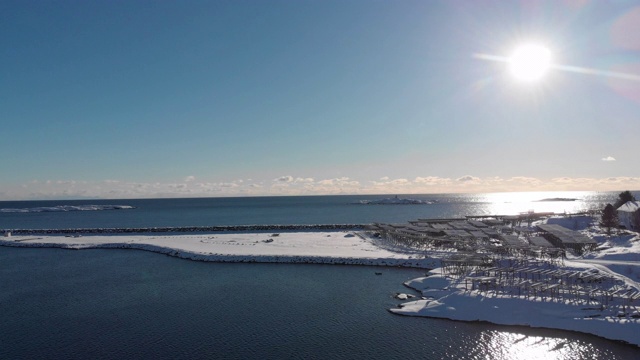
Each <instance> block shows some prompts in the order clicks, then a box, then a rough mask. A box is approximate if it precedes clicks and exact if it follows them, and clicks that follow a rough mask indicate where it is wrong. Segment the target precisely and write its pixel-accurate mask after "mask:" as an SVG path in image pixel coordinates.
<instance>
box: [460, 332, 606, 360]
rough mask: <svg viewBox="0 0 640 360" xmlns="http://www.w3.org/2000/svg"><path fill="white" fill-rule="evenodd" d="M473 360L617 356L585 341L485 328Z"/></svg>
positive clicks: (474, 350) (472, 353) (562, 359)
mask: <svg viewBox="0 0 640 360" xmlns="http://www.w3.org/2000/svg"><path fill="white" fill-rule="evenodd" d="M469 358H470V359H478V360H479V359H498V360H518V359H522V360H525V359H526V360H529V359H545V360H556V359H557V360H564V359H596V358H602V359H605V358H606V359H610V358H616V356H615V355H614V354H611V353H609V352H608V351H607V350H606V349H602V348H596V347H595V346H594V345H593V344H590V343H588V342H585V341H582V340H576V339H567V338H563V337H545V336H531V335H527V334H520V333H511V332H506V331H494V330H490V331H483V332H482V334H481V337H480V339H479V341H478V342H477V345H476V348H475V349H473V350H472V351H471V352H470V353H469Z"/></svg>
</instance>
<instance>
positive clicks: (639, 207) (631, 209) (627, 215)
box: [617, 201, 640, 231]
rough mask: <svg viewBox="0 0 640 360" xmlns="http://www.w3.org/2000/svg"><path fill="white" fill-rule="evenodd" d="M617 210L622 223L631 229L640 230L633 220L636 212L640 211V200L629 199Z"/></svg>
mask: <svg viewBox="0 0 640 360" xmlns="http://www.w3.org/2000/svg"><path fill="white" fill-rule="evenodd" d="M617 211H618V220H619V221H620V225H624V227H625V228H627V229H629V230H636V231H640V228H638V226H637V224H634V221H633V216H634V214H635V213H636V212H637V211H640V201H627V202H626V203H624V204H623V205H622V206H620V207H619V208H618V210H617Z"/></svg>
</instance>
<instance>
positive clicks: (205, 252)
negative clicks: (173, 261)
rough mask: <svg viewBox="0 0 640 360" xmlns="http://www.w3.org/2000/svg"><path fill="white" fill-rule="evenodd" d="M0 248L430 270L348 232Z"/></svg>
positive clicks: (37, 242) (59, 240)
mask: <svg viewBox="0 0 640 360" xmlns="http://www.w3.org/2000/svg"><path fill="white" fill-rule="evenodd" d="M0 245H2V246H12V247H40V248H64V249H138V250H146V251H152V252H156V253H161V254H166V255H171V256H176V257H179V258H183V259H190V260H197V261H214V262H261V263H309V264H343V265H374V266H402V267H415V268H433V265H434V262H433V260H431V259H425V258H424V256H423V255H419V254H417V253H415V252H406V251H404V250H403V249H401V248H397V249H390V248H384V249H383V248H381V247H379V246H377V245H375V244H374V243H373V242H371V241H370V240H369V239H368V238H365V237H360V236H354V233H352V232H296V233H277V234H268V233H243V234H228V233H224V234H198V235H194V234H182V235H160V236H158V235H154V234H147V235H137V234H130V235H95V236H93V235H92V236H84V237H70V236H13V237H8V238H3V239H2V240H0Z"/></svg>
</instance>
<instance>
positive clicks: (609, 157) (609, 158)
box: [602, 156, 616, 161]
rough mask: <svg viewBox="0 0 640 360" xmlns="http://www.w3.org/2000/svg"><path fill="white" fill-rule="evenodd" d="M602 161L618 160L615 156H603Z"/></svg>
mask: <svg viewBox="0 0 640 360" xmlns="http://www.w3.org/2000/svg"><path fill="white" fill-rule="evenodd" d="M602 161H616V158H614V157H613V156H607V157H603V158H602Z"/></svg>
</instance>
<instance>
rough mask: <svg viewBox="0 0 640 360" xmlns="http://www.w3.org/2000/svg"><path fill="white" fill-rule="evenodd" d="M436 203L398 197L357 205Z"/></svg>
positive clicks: (359, 202) (367, 201) (368, 201)
mask: <svg viewBox="0 0 640 360" xmlns="http://www.w3.org/2000/svg"><path fill="white" fill-rule="evenodd" d="M434 203H436V201H435V200H420V199H403V198H399V197H398V196H397V195H396V196H395V197H392V198H384V199H377V200H360V201H358V202H356V203H355V204H359V205H429V204H434Z"/></svg>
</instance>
